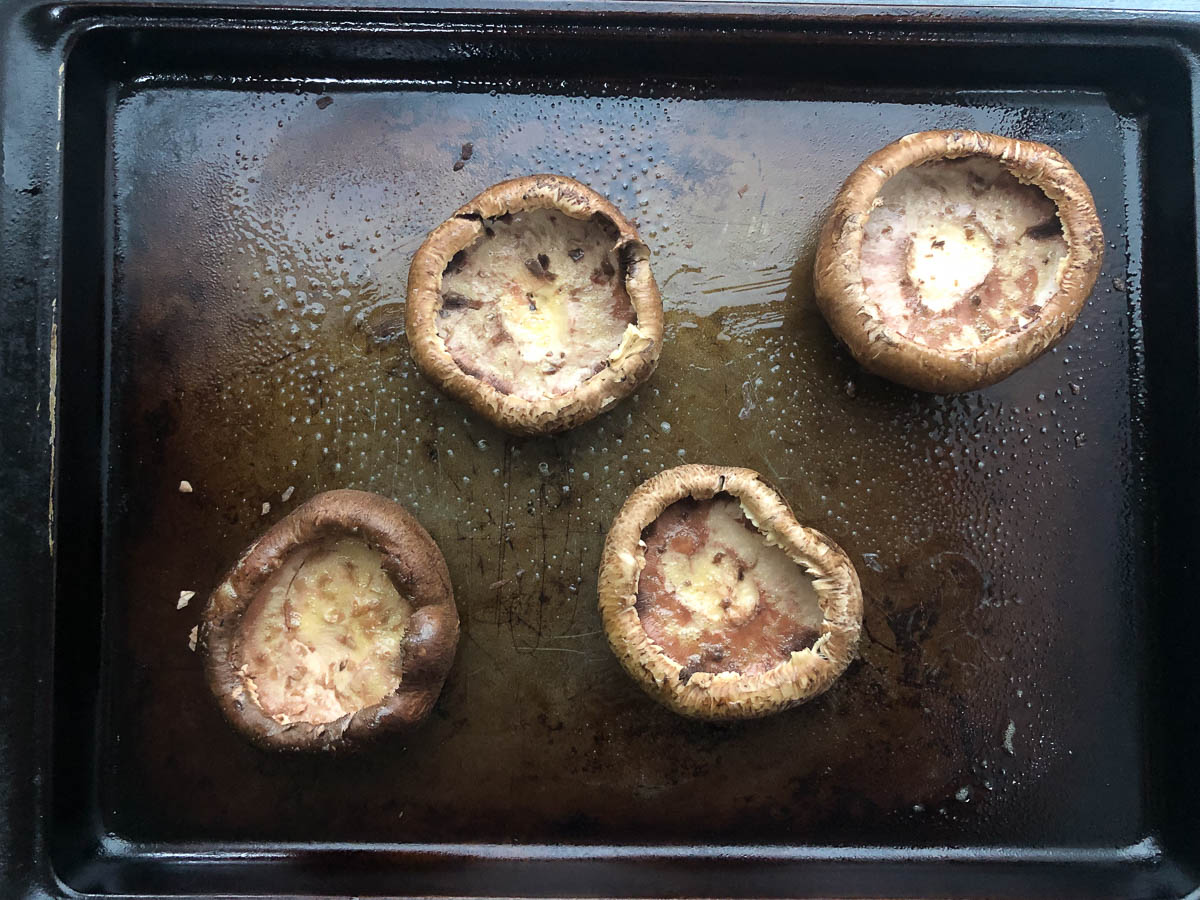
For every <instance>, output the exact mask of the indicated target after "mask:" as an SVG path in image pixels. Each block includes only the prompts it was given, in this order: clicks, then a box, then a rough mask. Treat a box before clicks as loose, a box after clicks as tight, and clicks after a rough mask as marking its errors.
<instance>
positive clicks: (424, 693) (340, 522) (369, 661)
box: [201, 490, 458, 750]
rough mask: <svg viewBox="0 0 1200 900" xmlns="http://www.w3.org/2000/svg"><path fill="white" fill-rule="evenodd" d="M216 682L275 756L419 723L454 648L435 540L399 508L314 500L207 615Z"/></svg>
mask: <svg viewBox="0 0 1200 900" xmlns="http://www.w3.org/2000/svg"><path fill="white" fill-rule="evenodd" d="M201 642H202V645H203V647H204V650H205V654H206V658H205V668H206V672H207V675H208V683H209V686H210V687H211V688H212V691H213V693H214V694H215V695H216V698H217V702H218V703H219V704H220V706H221V709H222V711H223V712H224V713H225V715H226V717H227V718H228V719H229V721H230V722H231V723H232V724H233V725H234V726H235V727H236V728H237V729H238V731H240V732H241V733H242V734H244V735H245V736H246V737H248V738H250V740H252V741H254V742H255V743H256V744H259V745H260V746H262V747H264V748H268V749H273V750H334V749H338V748H340V747H342V746H345V745H348V744H351V743H356V742H358V741H360V740H361V739H363V738H366V737H369V736H372V735H375V734H378V733H381V732H388V731H399V730H403V729H407V728H411V727H412V726H414V725H416V724H418V723H419V722H420V721H421V720H423V719H424V718H425V716H426V715H428V713H429V711H430V709H432V708H433V704H434V701H436V700H437V697H438V694H439V693H440V692H441V689H442V682H443V681H444V680H445V678H446V673H447V672H448V671H449V669H450V664H451V662H453V660H454V651H455V647H456V646H457V644H458V612H457V610H456V608H455V605H454V595H453V593H452V591H451V587H450V574H449V572H448V570H447V569H446V562H445V560H444V559H443V558H442V554H441V551H440V550H438V547H437V544H435V543H434V542H433V539H432V538H431V537H430V536H429V535H428V534H427V533H426V532H425V529H423V528H422V527H421V525H420V524H419V523H418V522H417V520H416V519H414V518H413V517H412V516H410V515H409V514H408V513H407V512H405V511H404V508H403V507H401V506H400V505H399V504H398V503H394V502H393V501H391V500H388V499H385V498H383V497H380V496H378V495H376V494H368V493H364V492H362V491H348V490H342V491H329V492H327V493H324V494H319V495H317V496H316V497H314V498H313V499H311V500H309V501H308V502H307V503H305V504H304V505H302V506H300V507H299V508H297V509H296V510H295V511H293V512H292V513H291V514H290V515H288V516H286V517H285V518H283V519H281V520H280V521H279V522H277V523H276V524H275V525H274V526H273V527H272V528H270V529H269V530H268V531H267V532H266V534H264V535H263V536H262V537H260V538H259V539H258V540H257V541H255V542H254V544H253V545H252V546H251V547H250V549H249V550H247V551H246V552H245V553H244V554H243V555H242V558H241V559H240V560H238V563H237V565H235V566H234V567H233V570H232V571H231V572H230V573H229V575H228V576H227V577H226V579H225V581H223V582H222V583H221V585H220V586H219V587H218V588H217V589H216V590H215V591H213V593H212V596H211V597H210V598H209V600H208V606H207V607H206V609H205V611H204V618H203V624H202V627H201Z"/></svg>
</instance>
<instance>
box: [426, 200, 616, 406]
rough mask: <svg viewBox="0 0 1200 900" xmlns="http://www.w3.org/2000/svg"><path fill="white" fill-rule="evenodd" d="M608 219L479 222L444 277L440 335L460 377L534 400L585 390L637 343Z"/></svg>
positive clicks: (532, 213) (544, 215)
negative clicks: (478, 231)
mask: <svg viewBox="0 0 1200 900" xmlns="http://www.w3.org/2000/svg"><path fill="white" fill-rule="evenodd" d="M616 241H617V232H616V230H615V229H614V228H613V227H612V226H611V225H610V224H609V223H608V222H606V221H605V220H603V219H601V218H599V217H596V216H593V217H592V218H590V219H574V218H571V217H570V216H568V215H566V214H565V213H563V212H561V211H559V210H554V209H537V210H528V211H525V212H517V213H512V214H511V215H506V216H501V217H499V218H496V219H489V220H487V221H486V223H485V227H484V233H483V235H482V236H480V237H479V238H478V239H477V240H476V241H475V243H473V244H472V245H471V246H470V247H467V248H466V249H465V250H463V251H461V252H460V253H458V254H457V255H456V256H455V257H454V259H453V260H451V262H450V265H449V266H448V267H447V268H446V271H445V272H444V273H443V275H442V292H441V293H442V308H441V310H440V313H439V320H438V334H439V335H440V336H441V338H442V340H443V341H444V342H445V344H446V349H447V350H448V351H449V353H450V355H451V356H452V357H453V358H454V361H455V363H457V364H458V366H459V368H461V369H462V370H463V371H464V372H467V373H468V374H470V375H474V376H475V377H476V378H480V379H482V380H483V381H486V382H487V383H489V384H491V385H492V387H494V388H496V389H497V390H499V391H502V392H504V393H506V394H512V395H515V396H519V397H523V398H525V399H526V400H532V401H537V400H541V399H544V398H546V397H555V396H559V395H562V394H565V393H567V392H568V391H571V390H573V389H575V388H577V387H579V385H581V384H583V383H584V382H585V381H587V380H588V379H589V378H591V377H592V376H593V375H595V374H596V373H597V372H600V371H601V370H603V369H604V368H605V366H607V365H608V363H609V361H610V360H611V359H613V358H615V356H616V354H617V353H618V351H619V348H620V347H621V346H622V345H623V342H624V341H625V340H626V339H627V338H628V332H630V331H632V332H634V333H635V334H636V332H637V326H636V319H637V317H636V315H635V313H634V309H633V304H632V303H631V302H630V299H629V294H628V293H627V292H626V290H625V278H624V267H623V266H622V264H621V262H620V260H619V259H618V257H617V253H616V250H615V244H616Z"/></svg>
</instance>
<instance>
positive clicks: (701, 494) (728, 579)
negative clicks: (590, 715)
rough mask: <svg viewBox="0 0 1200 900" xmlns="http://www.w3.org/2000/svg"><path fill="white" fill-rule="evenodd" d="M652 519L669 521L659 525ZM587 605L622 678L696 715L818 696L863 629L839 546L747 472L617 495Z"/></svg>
mask: <svg viewBox="0 0 1200 900" xmlns="http://www.w3.org/2000/svg"><path fill="white" fill-rule="evenodd" d="M681 502H682V504H683V505H682V506H681V505H680V504H681ZM717 503H724V504H725V508H724V509H719V508H718V506H717V505H716V504H717ZM689 510H690V512H689ZM689 516H691V517H693V518H694V519H696V520H699V519H701V518H703V519H704V521H703V522H700V521H693V522H692V523H691V524H689ZM717 516H720V517H721V518H720V521H719V522H718V521H717V520H716V518H715V517H717ZM660 518H661V519H663V520H664V521H665V520H667V519H668V518H670V519H672V520H673V521H674V522H675V523H676V524H677V525H678V526H679V527H676V525H672V526H671V527H669V528H667V529H657V528H656V526H657V524H658V523H659V520H660ZM680 541H682V544H681V543H680ZM748 542H749V543H748ZM660 573H661V574H660ZM797 575H798V576H799V578H797ZM643 581H647V582H649V581H653V584H649V583H647V584H643V583H641V582H643ZM799 582H802V585H801V586H800V588H799V589H798V590H795V589H792V588H791V587H789V586H793V585H796V584H797V583H799ZM801 595H803V596H801ZM599 600H600V613H601V617H602V619H603V623H604V630H605V633H606V634H607V636H608V641H609V644H610V645H611V647H612V649H613V652H614V653H615V654H616V656H617V658H618V659H619V660H620V662H621V665H622V666H624V668H625V670H626V672H628V673H629V675H630V676H631V677H632V678H633V679H634V680H635V681H637V682H638V683H639V684H640V685H641V686H642V688H643V689H644V690H645V691H646V692H647V693H648V694H649V695H650V696H651V697H653V698H654V699H655V700H657V701H659V702H660V703H662V704H664V705H665V706H667V707H668V708H670V709H671V710H673V711H675V712H677V713H680V714H681V715H685V716H690V717H694V718H700V719H710V720H722V719H745V718H755V717H760V716H765V715H769V714H771V713H775V712H779V711H781V710H784V709H787V708H789V707H792V706H795V705H797V704H800V703H803V702H805V701H806V700H809V699H811V698H813V697H815V696H817V695H818V694H820V693H822V692H823V691H825V690H826V689H827V688H828V687H829V686H830V685H831V684H832V683H833V682H834V680H835V679H837V677H838V676H839V675H840V674H841V673H842V672H843V671H844V670H845V669H846V666H847V665H849V663H850V661H851V659H852V658H853V657H854V655H855V648H856V645H857V642H858V637H859V631H860V629H861V627H862V589H861V587H860V586H859V581H858V575H857V573H856V572H855V570H854V566H853V565H852V564H851V563H850V560H849V558H848V557H847V556H846V554H845V552H843V551H842V549H841V548H840V547H838V546H837V544H835V543H834V542H833V541H831V540H830V539H829V538H828V537H826V536H825V535H823V534H821V533H820V532H818V531H815V530H813V529H811V528H806V527H804V526H802V525H800V524H799V523H798V522H797V521H796V518H795V516H794V515H793V513H792V510H791V508H790V507H789V506H788V505H787V503H786V502H785V501H784V500H783V498H782V497H781V496H780V495H779V493H778V492H777V491H776V490H775V489H774V488H773V487H771V486H770V485H769V484H767V483H766V482H765V481H764V480H763V479H762V477H761V476H760V475H759V474H758V473H757V472H754V471H752V470H750V469H739V468H730V467H726V466H711V465H685V466H679V467H677V468H674V469H668V470H666V471H664V472H661V473H659V474H658V475H656V476H654V477H653V478H651V479H649V480H648V481H646V482H644V483H643V484H642V485H640V486H639V487H638V488H637V489H636V490H635V491H634V492H633V493H632V494H631V495H630V496H629V498H628V499H627V500H626V501H625V504H624V506H623V507H622V508H621V511H620V512H619V513H618V515H617V517H616V519H615V521H614V522H613V525H612V528H611V529H610V530H609V533H608V537H607V539H606V541H605V544H604V554H603V558H602V562H601V566H600V579H599ZM806 609H807V610H808V612H806ZM768 618H769V621H768ZM802 620H803V621H802ZM701 622H702V623H704V624H703V626H702V627H703V630H702V631H696V630H695V628H696V626H697V623H701ZM651 632H653V634H652V633H651ZM804 633H807V634H806V636H805V637H802V638H800V639H799V640H798V639H797V636H798V635H801V634H804ZM681 635H683V637H682V638H681V637H680V636H681ZM693 649H695V650H697V652H696V654H695V655H689V656H687V657H686V658H684V659H682V660H681V659H680V658H679V657H680V656H682V655H684V654H688V653H689V651H692V650H693Z"/></svg>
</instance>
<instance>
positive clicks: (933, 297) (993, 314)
mask: <svg viewBox="0 0 1200 900" xmlns="http://www.w3.org/2000/svg"><path fill="white" fill-rule="evenodd" d="M1067 254H1068V248H1067V243H1066V239H1065V238H1064V236H1063V234H1062V229H1061V224H1060V223H1059V221H1058V211H1057V208H1056V207H1055V205H1054V202H1053V201H1052V200H1050V198H1048V197H1047V196H1046V195H1045V194H1044V193H1042V191H1041V190H1039V189H1038V188H1036V187H1034V186H1033V185H1028V184H1022V183H1021V182H1019V181H1018V180H1017V179H1016V178H1014V177H1013V176H1012V175H1011V174H1010V173H1009V172H1008V170H1007V169H1005V168H1004V167H1003V166H1002V165H1001V164H1000V163H998V162H996V161H995V160H990V159H983V158H969V159H961V160H939V161H935V162H930V163H926V164H925V165H922V166H915V167H912V168H908V169H904V170H902V171H900V172H898V173H896V175H894V176H893V177H892V178H891V179H889V180H888V182H887V183H886V184H885V185H884V186H883V189H882V190H881V191H880V192H879V196H878V197H877V198H876V200H875V205H874V207H873V209H872V212H871V215H870V218H869V219H868V221H867V225H866V228H865V230H864V235H863V243H862V257H861V272H862V279H863V287H864V289H865V290H866V294H867V298H868V302H869V306H868V310H867V311H868V312H869V313H870V314H871V315H873V316H874V317H876V318H877V319H879V320H881V321H882V322H883V323H884V324H886V325H887V326H889V327H890V328H891V329H892V330H894V331H897V332H899V333H900V334H903V335H905V336H907V337H908V338H910V339H911V340H913V341H915V342H917V343H919V344H924V345H926V346H929V347H933V348H936V349H941V350H947V351H957V350H966V349H969V348H971V347H976V346H979V345H980V344H982V343H983V342H984V341H987V340H989V339H990V338H992V337H995V336H997V335H1003V334H1011V333H1015V332H1017V331H1020V330H1022V329H1024V328H1026V327H1028V326H1029V325H1030V323H1032V322H1034V321H1035V320H1036V319H1037V318H1038V316H1039V315H1040V314H1041V311H1042V309H1043V308H1044V307H1045V305H1046V303H1047V302H1048V301H1049V300H1050V298H1051V297H1052V296H1054V294H1055V292H1056V291H1057V290H1058V285H1059V281H1060V279H1061V277H1062V271H1063V268H1064V266H1065V265H1066V260H1067Z"/></svg>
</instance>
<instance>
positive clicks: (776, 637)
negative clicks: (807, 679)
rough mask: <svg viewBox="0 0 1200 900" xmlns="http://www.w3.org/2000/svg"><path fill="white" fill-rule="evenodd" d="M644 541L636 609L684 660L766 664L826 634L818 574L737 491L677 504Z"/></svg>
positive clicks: (704, 667)
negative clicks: (758, 522) (752, 519)
mask: <svg viewBox="0 0 1200 900" xmlns="http://www.w3.org/2000/svg"><path fill="white" fill-rule="evenodd" d="M644 541H645V543H646V550H645V555H644V559H645V567H644V569H643V571H642V575H641V577H640V579H639V583H638V599H637V610H638V615H639V617H640V618H641V620H642V624H643V627H644V628H645V629H646V633H647V634H648V635H649V636H650V638H651V639H652V640H653V641H654V642H655V643H657V644H658V645H659V646H660V647H662V649H663V651H664V652H665V653H667V655H668V656H670V657H671V658H672V659H674V660H675V661H676V662H678V663H680V664H681V665H683V666H685V667H687V668H690V669H693V670H697V671H737V672H759V671H765V670H766V669H769V668H772V667H774V666H776V665H778V664H779V663H781V662H784V661H785V660H787V659H788V658H789V657H790V655H791V653H792V652H794V651H796V650H800V649H803V648H804V647H807V646H810V645H811V644H812V642H813V641H814V640H816V638H817V637H818V636H819V631H820V627H821V623H822V621H823V620H824V615H823V613H822V612H821V607H820V604H819V603H818V601H817V594H816V591H815V589H814V588H813V584H812V579H811V578H810V577H809V576H808V575H807V573H805V571H804V570H803V569H802V568H801V566H800V565H799V564H797V563H796V562H795V560H793V559H792V558H791V557H790V556H788V555H787V553H785V552H784V551H783V550H782V549H781V548H779V547H777V546H775V545H774V544H770V543H768V542H767V539H766V537H765V536H764V535H763V534H762V533H761V532H759V531H758V530H757V529H755V528H754V527H753V526H752V525H750V523H749V522H748V521H747V519H746V518H745V516H744V514H743V511H742V508H741V505H740V504H739V503H738V502H737V501H736V500H734V499H732V498H730V497H727V496H722V497H718V498H716V499H714V500H712V501H705V502H696V501H690V500H689V501H680V503H677V504H673V505H672V506H671V507H668V508H667V509H666V510H664V512H663V514H662V515H661V516H660V517H659V519H658V521H657V522H655V523H654V524H653V525H652V526H651V527H650V528H649V529H647V532H646V535H645V538H644Z"/></svg>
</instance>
